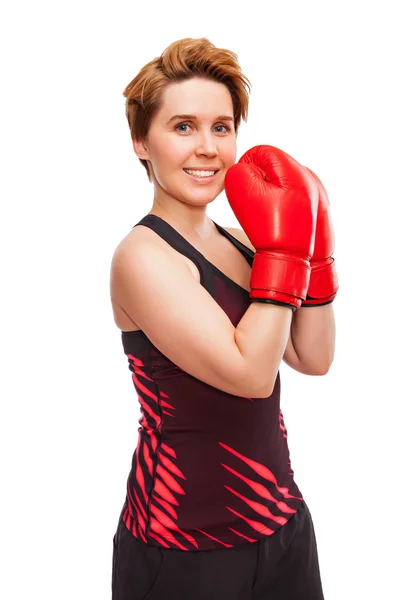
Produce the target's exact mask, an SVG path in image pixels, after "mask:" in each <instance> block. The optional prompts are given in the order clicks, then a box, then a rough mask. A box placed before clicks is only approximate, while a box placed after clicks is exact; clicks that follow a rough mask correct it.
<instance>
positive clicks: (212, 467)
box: [110, 38, 334, 600]
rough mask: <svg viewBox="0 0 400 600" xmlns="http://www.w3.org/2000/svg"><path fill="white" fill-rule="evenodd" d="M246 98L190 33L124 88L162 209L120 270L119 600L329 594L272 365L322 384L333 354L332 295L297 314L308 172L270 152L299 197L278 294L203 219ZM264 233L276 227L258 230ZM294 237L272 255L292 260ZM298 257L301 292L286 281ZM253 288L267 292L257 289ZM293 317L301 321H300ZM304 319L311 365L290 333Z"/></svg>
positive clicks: (225, 232)
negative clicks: (125, 434)
mask: <svg viewBox="0 0 400 600" xmlns="http://www.w3.org/2000/svg"><path fill="white" fill-rule="evenodd" d="M249 89H250V84H249V81H248V80H247V78H246V77H245V76H244V75H243V74H242V71H241V69H240V66H239V64H238V62H237V56H236V55H235V54H234V53H232V52H230V51H228V50H224V49H219V48H216V47H215V46H214V45H213V44H211V43H210V42H209V40H207V39H206V38H201V39H191V38H187V39H183V40H179V41H177V42H175V43H173V44H171V45H170V46H169V47H168V48H167V49H166V50H165V51H164V52H163V54H162V55H161V56H160V57H158V58H155V59H154V60H153V61H151V62H149V63H148V64H146V65H145V66H144V67H143V68H142V70H141V71H140V72H139V74H138V75H137V76H136V77H135V78H134V79H133V80H132V81H131V83H130V84H129V85H128V86H127V88H126V89H125V92H124V95H125V97H126V98H127V101H126V107H127V118H128V122H129V127H130V132H131V136H132V140H133V146H134V151H135V153H136V155H137V156H138V158H139V160H140V162H141V163H142V165H143V166H144V167H145V169H146V172H147V175H148V178H149V180H150V182H151V183H152V184H153V186H154V200H153V206H152V208H151V210H150V212H149V213H148V214H146V215H145V216H144V217H143V218H142V219H141V220H140V221H139V222H138V223H136V225H135V226H134V227H133V229H132V230H131V231H130V232H129V233H128V235H127V236H126V237H125V238H124V239H123V240H122V241H121V243H120V244H119V245H118V247H117V249H116V251H115V253H114V256H113V260H112V266H111V280H110V284H111V300H112V306H113V311H114V318H115V322H116V324H117V326H118V327H119V328H120V330H121V331H122V334H121V335H122V343H123V348H124V352H125V354H126V356H127V358H128V363H129V369H130V371H131V372H132V380H133V384H134V386H135V390H136V392H137V394H138V400H139V403H140V410H141V413H142V417H141V419H140V427H139V429H138V432H139V436H138V442H137V447H136V450H135V452H134V455H133V459H132V469H131V472H130V474H129V477H128V482H127V494H126V498H125V502H124V504H123V507H122V511H121V514H120V519H119V523H118V527H117V531H116V533H115V536H114V540H113V541H114V551H113V571H112V598H113V600H128V599H129V600H145V599H146V600H164V599H165V600H166V599H169V598H173V599H174V600H179V599H181V598H182V599H185V600H188V599H190V600H200V599H201V600H205V599H209V600H212V599H215V600H228V599H229V600H247V599H249V600H250V599H253V600H257V599H260V600H261V599H264V598H265V599H267V598H268V600H275V599H282V600H283V599H285V600H289V599H290V600H295V599H300V598H304V599H307V600H314V599H315V600H317V599H318V600H320V599H322V598H323V592H322V585H321V579H320V572H319V565H318V556H317V546H316V540H315V534H314V528H313V523H312V519H311V515H310V512H309V510H308V507H307V505H306V503H305V501H304V499H303V497H302V494H301V492H300V490H299V488H298V486H297V485H296V483H295V481H294V473H293V470H292V469H291V465H290V456H289V449H288V445H287V434H286V428H285V424H284V419H283V415H282V412H281V410H280V404H279V402H280V378H279V370H278V369H279V364H280V361H281V360H282V358H283V359H284V360H285V361H286V362H287V363H288V364H289V365H291V366H292V367H293V368H296V369H297V370H299V371H301V372H303V373H310V374H323V373H325V372H326V371H327V370H328V369H329V365H330V362H331V359H332V355H333V314H332V307H331V302H332V300H333V297H334V294H332V295H331V297H329V298H323V300H324V301H322V300H321V298H318V300H317V304H318V303H319V304H320V306H315V305H314V309H313V310H309V311H302V310H301V309H300V310H299V308H300V306H301V304H302V302H303V304H305V303H306V302H307V301H308V302H309V304H310V305H312V304H313V299H311V298H309V297H308V296H307V298H306V294H305V291H306V289H307V287H306V286H305V282H307V283H308V281H309V277H310V269H311V267H310V257H311V256H312V247H313V243H314V235H315V228H316V220H317V205H318V194H317V192H316V190H317V188H316V186H315V183H314V184H311V183H310V178H311V175H310V173H311V172H308V175H307V172H306V170H305V169H302V168H301V166H300V165H298V163H296V161H294V160H293V159H290V157H288V155H285V154H284V153H281V154H279V151H277V152H278V154H279V156H278V161H281V164H282V165H283V167H282V168H283V169H284V170H285V169H286V171H287V172H288V171H289V170H290V171H291V174H293V173H294V175H293V177H294V179H296V178H297V179H298V178H300V179H301V181H302V182H303V183H304V182H305V183H304V188H305V189H306V192H304V194H303V192H301V194H303V196H301V194H300V196H301V200H297V199H296V202H298V205H299V207H300V208H299V211H300V213H301V219H302V222H303V224H304V227H303V228H302V229H304V230H305V231H306V238H307V239H306V240H305V242H304V241H303V242H302V244H303V248H302V249H301V250H302V252H303V254H304V257H303V258H296V257H294V258H293V256H294V255H293V256H292V257H291V258H290V261H289V263H290V264H289V263H288V265H289V266H286V267H285V268H286V275H285V277H284V282H283V284H282V286H281V287H282V289H283V288H285V289H284V291H283V292H282V290H281V292H277V291H276V289H275V290H274V288H273V286H271V285H270V282H269V281H268V278H269V273H270V272H272V270H273V269H272V267H271V264H272V263H271V261H270V259H271V257H272V258H273V260H275V262H276V257H277V253H275V254H274V255H272V254H271V253H270V254H269V255H267V254H266V253H265V252H264V251H263V250H258V249H257V250H256V247H255V246H253V244H252V243H251V241H250V239H249V237H248V235H247V234H246V233H245V232H244V231H242V230H241V229H236V228H229V229H228V228H222V227H221V226H220V225H218V224H217V223H215V222H214V221H213V220H212V219H210V218H209V217H208V216H207V213H206V209H207V205H208V204H209V203H211V202H213V201H214V200H215V199H216V198H217V196H218V195H219V194H220V193H221V192H222V190H223V189H224V185H225V177H226V174H227V172H228V170H229V172H230V173H232V168H233V169H235V167H236V166H235V167H233V165H235V160H236V138H237V134H238V129H239V125H240V122H241V120H242V119H244V120H246V118H247V109H248V91H249ZM265 148H267V150H265ZM265 148H263V150H262V152H264V158H263V159H262V160H266V162H268V160H269V159H268V157H267V158H265V156H266V155H265V152H267V154H268V152H269V153H271V152H272V154H273V153H274V149H271V148H268V147H265ZM256 152H257V151H256ZM259 160H260V158H259V156H258V158H257V157H255V158H254V157H252V158H251V159H250V160H249V161H248V162H254V163H257V161H259ZM245 162H246V161H245ZM273 168H275V167H273ZM255 169H256V170H257V169H259V166H256V167H255ZM266 170H267V171H268V169H267V168H266ZM300 170H301V172H300ZM260 172H263V171H260ZM246 177H248V174H247V175H246V174H243V173H233V175H232V176H231V177H230V192H229V197H228V198H229V200H230V199H231V198H232V207H234V208H235V211H236V210H238V214H239V212H240V207H239V206H238V202H239V203H240V199H239V200H238V198H237V193H236V197H235V190H236V192H237V190H239V189H240V190H241V194H242V196H241V197H242V199H243V201H244V199H246V202H248V203H249V204H248V205H247V206H248V210H250V208H251V204H250V203H251V202H253V208H254V211H253V210H251V211H250V212H251V213H252V214H256V202H255V201H254V196H253V192H252V191H251V189H245V187H246V185H245V183H246ZM307 177H309V179H307ZM265 178H266V176H265V177H262V179H263V180H265ZM252 185H253V189H254V182H253V184H252ZM313 185H314V187H313ZM250 188H251V186H250ZM227 195H228V191H227ZM136 200H137V202H140V201H141V200H140V198H137V199H136ZM268 202H269V204H268V206H269V208H267V209H265V210H264V214H267V212H268V211H270V213H268V215H269V214H271V216H272V213H274V211H275V215H276V210H277V206H275V207H274V206H273V205H272V195H270V198H269V199H268ZM293 203H294V200H293V199H292V200H291V205H290V206H291V207H293ZM284 205H285V201H281V206H284ZM286 205H287V198H286ZM278 208H279V207H278ZM300 213H299V214H300ZM282 219H286V221H288V220H290V219H288V217H287V216H286V217H284V216H283V217H282ZM244 220H246V218H245V219H244ZM256 220H257V221H258V224H256V226H258V227H259V228H260V230H261V229H262V219H261V218H260V217H259V215H258V216H257V218H256ZM260 221H261V223H260ZM239 222H240V223H242V221H241V220H240V219H239ZM282 222H283V221H282ZM271 223H273V219H270V218H269V216H268V218H267V219H265V223H264V225H265V230H266V229H268V227H269V225H270V224H271ZM267 224H269V225H268V227H267ZM298 224H299V221H297V225H298ZM253 227H254V225H253ZM250 229H251V228H250V225H249V231H250ZM249 231H247V233H249ZM252 235H253V234H252ZM275 237H276V236H275ZM289 237H290V236H289ZM292 237H293V236H292ZM295 237H296V236H295ZM325 237H326V236H325ZM257 239H260V237H259V236H257V235H255V237H254V240H255V241H256V240H257ZM315 241H316V240H315ZM285 243H286V242H285ZM285 243H284V242H282V243H281V245H280V246H279V243H278V248H280V249H281V251H283V252H285V251H286V250H285V247H283V246H285ZM282 244H283V246H282ZM289 245H290V244H289ZM267 247H268V246H267ZM264 248H265V246H264ZM289 250H290V249H289ZM292 250H293V249H292ZM297 250H298V249H297ZM297 250H296V251H297ZM263 252H264V253H263ZM307 252H308V253H309V256H308V258H307ZM325 254H326V252H325ZM261 255H263V256H262V257H261V258H258V259H257V260H258V267H257V269H255V268H254V269H252V266H253V263H254V267H255V262H256V261H255V260H254V259H255V256H261ZM297 255H301V251H298V252H297ZM297 255H296V256H297ZM282 256H283V254H282V252H281V255H280V258H281V259H282ZM316 258H319V257H315V256H314V259H316ZM321 258H323V257H321ZM271 260H272V259H271ZM325 260H327V259H326V258H325ZM331 260H333V259H331ZM263 261H266V263H265V264H267V263H268V265H269V266H268V269H265V267H264V266H262V264H261V263H262V262H263ZM296 261H297V263H296ZM311 262H312V261H311ZM295 263H296V264H297V265H301V266H300V267H299V266H297V267H296V269H297V271H296V275H295V279H296V281H297V283H296V286H297V287H298V286H300V288H301V289H302V290H303V295H301V294H300V296H299V295H298V294H299V292H298V291H296V290H297V287H296V286H295V287H296V290H294V289H289V288H288V287H287V285H289V284H286V283H285V282H287V281H289V279H290V280H291V277H288V273H289V268H291V267H290V265H291V264H295ZM279 264H283V263H282V260H281V262H280V263H279ZM304 265H306V266H305V267H304ZM311 266H312V265H311ZM318 266H320V262H319V263H318ZM300 271H301V273H300ZM255 276H256V279H254V281H256V283H257V282H258V283H260V282H261V284H262V285H258V288H260V287H262V288H263V289H262V290H260V289H256V288H257V286H252V285H251V277H253V278H254V277H255ZM300 280H301V281H300ZM282 281H283V280H282ZM290 285H291V284H290ZM290 285H289V287H290ZM285 286H286V287H285ZM314 287H315V286H314ZM317 287H318V286H317ZM325 288H326V286H325ZM250 296H251V297H250ZM317 296H318V294H317ZM314 304H315V302H314ZM301 312H305V313H308V315H304V316H302V318H301V319H300V318H298V316H299V313H301ZM311 313H314V314H313V315H311ZM295 317H296V318H298V321H297V323H296V324H297V329H296V333H297V338H296V339H297V342H298V348H300V350H302V354H301V352H300V353H298V352H297V350H298V348H297V345H296V350H295V348H294V343H293V339H292V335H293V334H291V331H293V328H292V329H291V326H292V321H294V318H295ZM307 330H311V331H312V335H311V336H309V337H307V333H306V332H307ZM321 331H322V333H321ZM314 348H315V352H314V351H313V349H314ZM310 349H311V350H310ZM313 352H314V353H313ZM302 356H303V357H304V360H303V358H302Z"/></svg>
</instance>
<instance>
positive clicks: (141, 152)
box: [133, 140, 150, 160]
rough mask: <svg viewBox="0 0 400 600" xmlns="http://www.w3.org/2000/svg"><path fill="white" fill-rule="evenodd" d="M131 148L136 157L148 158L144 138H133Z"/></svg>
mask: <svg viewBox="0 0 400 600" xmlns="http://www.w3.org/2000/svg"><path fill="white" fill-rule="evenodd" d="M133 149H134V151H135V154H136V156H137V157H138V158H143V159H144V160H146V159H148V158H150V157H149V153H148V150H147V146H146V143H145V142H144V140H134V141H133Z"/></svg>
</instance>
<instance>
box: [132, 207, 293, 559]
mask: <svg viewBox="0 0 400 600" xmlns="http://www.w3.org/2000/svg"><path fill="white" fill-rule="evenodd" d="M213 222H214V221H213ZM214 224H215V226H216V227H217V229H218V231H219V232H220V233H221V234H222V235H224V236H226V237H227V238H228V239H229V240H230V241H231V242H232V244H234V246H236V248H237V249H238V250H239V252H241V253H242V255H243V256H244V257H245V259H246V260H247V262H248V263H249V265H250V266H251V265H252V263H253V258H254V252H253V251H251V250H250V249H249V248H247V247H246V246H244V245H243V244H242V243H241V242H239V241H238V240H236V239H235V238H234V237H233V236H232V235H231V234H230V233H229V232H228V231H226V230H225V229H223V228H222V227H221V226H219V225H217V223H215V222H214ZM136 225H145V226H147V227H149V228H150V229H152V230H153V231H155V232H156V233H157V234H158V235H159V236H161V237H162V238H163V239H164V240H165V241H166V242H168V244H170V246H172V247H173V248H174V249H175V250H177V251H178V252H180V253H181V254H183V255H184V256H187V257H188V258H189V259H190V260H192V261H193V262H194V263H195V264H196V266H197V267H198V269H199V272H200V277H201V284H202V285H203V286H204V287H205V288H206V290H207V291H208V292H209V293H210V294H211V296H212V297H213V298H214V300H215V302H217V303H218V304H219V306H221V308H222V309H223V310H224V311H225V312H226V314H227V315H228V317H229V318H230V320H231V322H232V324H233V325H234V326H235V327H236V326H237V325H238V323H239V321H240V319H241V318H242V316H243V314H244V313H245V312H246V310H247V308H248V307H249V305H250V300H249V293H248V291H247V290H245V289H244V288H243V287H241V286H240V285H238V284H237V283H236V282H234V281H233V280H232V279H230V278H229V277H228V276H227V275H225V274H224V273H223V272H222V271H220V270H219V269H218V268H217V267H216V266H215V265H213V264H212V263H210V262H209V261H208V260H207V259H206V258H205V257H204V256H203V255H202V254H201V253H200V252H199V251H198V250H197V249H196V248H195V247H194V246H192V245H191V244H190V243H189V242H188V241H187V240H186V239H185V238H184V237H183V236H181V235H180V234H179V233H178V232H177V231H176V230H175V229H174V228H173V227H172V226H170V225H169V223H167V222H166V221H164V220H163V219H161V218H160V217H158V216H156V215H149V214H148V215H146V216H145V217H143V219H141V220H140V221H139V222H138V223H137V224H136ZM136 225H135V227H136ZM121 335H122V343H123V348H124V352H125V354H126V355H127V357H128V363H129V369H130V371H131V372H132V380H133V384H134V387H135V390H136V392H137V394H138V400H139V403H140V411H141V413H142V417H141V418H140V420H139V423H140V427H139V428H138V432H139V436H138V442H137V446H136V449H135V452H134V454H133V458H132V468H131V471H130V474H129V477H128V481H127V493H126V498H125V502H124V505H123V507H122V511H121V516H122V519H123V521H124V523H125V525H126V527H127V528H128V529H129V530H130V532H131V533H132V534H133V535H134V536H135V537H136V538H138V539H140V540H142V541H143V542H145V543H147V544H149V545H151V546H163V547H165V548H175V549H179V550H214V549H217V548H231V547H234V546H240V545H242V544H247V543H252V542H256V541H258V540H260V539H262V538H264V536H269V535H272V534H273V533H274V532H275V531H277V530H278V529H280V527H282V526H284V525H285V523H287V521H288V520H289V519H290V518H291V517H292V516H293V515H294V514H295V513H296V512H297V510H298V508H299V507H300V504H301V502H302V496H301V494H300V491H299V489H298V487H297V485H296V483H295V481H294V478H293V475H294V473H293V470H292V468H291V463H290V455H289V449H288V444H287V431H286V428H285V423H284V420H283V415H282V411H281V410H280V376H279V371H278V375H277V378H276V381H275V387H274V390H273V392H272V394H271V396H269V397H266V398H254V399H253V398H245V397H241V396H234V395H232V394H228V393H226V392H224V391H222V390H219V389H217V388H215V387H213V386H211V385H208V384H207V383H204V382H203V381H201V380H199V379H197V378H196V377H193V376H192V375H190V374H189V373H187V372H185V371H183V370H182V369H180V368H179V367H178V366H177V365H176V364H174V363H173V362H172V361H170V360H169V359H168V358H167V357H166V356H165V355H164V354H162V353H161V352H160V351H159V350H158V349H157V348H156V347H155V346H154V345H153V344H152V343H151V342H150V340H149V339H148V338H147V337H146V335H145V333H144V332H143V331H128V332H126V331H123V332H121Z"/></svg>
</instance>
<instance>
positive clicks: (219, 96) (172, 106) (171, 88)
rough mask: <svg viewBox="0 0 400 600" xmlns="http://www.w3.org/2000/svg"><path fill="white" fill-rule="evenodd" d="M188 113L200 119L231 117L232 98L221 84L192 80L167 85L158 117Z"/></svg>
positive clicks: (199, 79) (206, 80)
mask: <svg viewBox="0 0 400 600" xmlns="http://www.w3.org/2000/svg"><path fill="white" fill-rule="evenodd" d="M177 113H190V114H193V115H196V116H197V117H198V118H199V119H201V118H215V116H216V115H220V114H224V115H230V116H231V117H233V104H232V98H231V95H230V93H229V90H228V88H227V87H226V85H224V84H223V83H219V82H217V81H210V80H208V79H201V78H193V79H189V80H187V81H180V82H179V83H175V82H174V83H171V84H169V85H168V86H167V87H166V89H165V90H164V92H163V99H162V106H161V109H160V116H162V118H165V117H166V118H168V117H171V116H172V115H174V114H177Z"/></svg>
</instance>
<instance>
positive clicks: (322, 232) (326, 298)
mask: <svg viewBox="0 0 400 600" xmlns="http://www.w3.org/2000/svg"><path fill="white" fill-rule="evenodd" d="M304 168H305V169H307V171H308V172H309V173H311V175H312V176H313V177H314V180H315V182H316V184H317V186H318V192H319V202H318V214H317V225H316V229H315V244H314V253H313V255H312V257H311V261H310V265H311V275H310V282H309V285H308V290H307V297H306V299H305V300H304V301H303V303H302V305H301V306H323V305H324V304H330V303H331V302H333V301H334V299H335V297H336V294H337V291H338V289H339V284H338V276H337V272H336V266H335V259H334V258H332V254H333V252H334V249H335V237H334V233H333V226H332V220H331V213H330V207H329V199H328V194H327V193H326V190H325V188H324V186H323V185H322V182H321V180H320V179H319V178H318V177H317V175H316V174H315V173H313V171H311V169H309V168H308V167H304Z"/></svg>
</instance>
